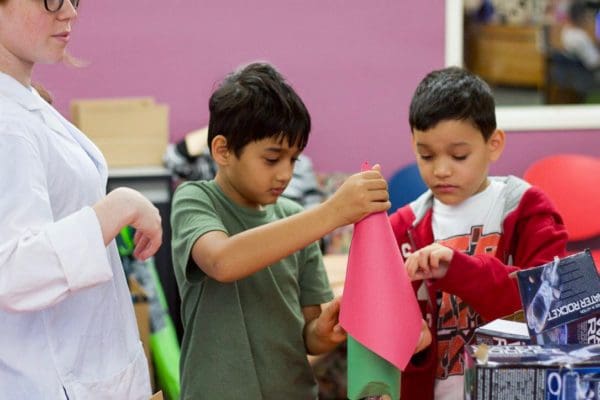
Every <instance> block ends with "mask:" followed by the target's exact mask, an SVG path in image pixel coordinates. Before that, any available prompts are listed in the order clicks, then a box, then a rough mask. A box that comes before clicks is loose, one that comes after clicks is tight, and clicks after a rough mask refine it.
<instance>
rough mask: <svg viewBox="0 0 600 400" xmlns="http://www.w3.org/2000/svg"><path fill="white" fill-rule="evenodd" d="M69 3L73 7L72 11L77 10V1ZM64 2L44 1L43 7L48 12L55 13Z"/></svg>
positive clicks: (72, 0)
mask: <svg viewBox="0 0 600 400" xmlns="http://www.w3.org/2000/svg"><path fill="white" fill-rule="evenodd" d="M69 1H70V2H71V4H72V5H73V8H74V9H77V7H79V0H69ZM64 2H65V0H44V7H46V10H48V11H49V12H57V11H58V10H60V9H61V8H62V6H63V4H64Z"/></svg>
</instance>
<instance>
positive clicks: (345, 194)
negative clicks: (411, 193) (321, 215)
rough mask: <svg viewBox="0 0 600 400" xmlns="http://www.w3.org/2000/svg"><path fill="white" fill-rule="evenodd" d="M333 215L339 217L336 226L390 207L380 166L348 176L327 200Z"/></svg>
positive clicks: (350, 222)
mask: <svg viewBox="0 0 600 400" xmlns="http://www.w3.org/2000/svg"><path fill="white" fill-rule="evenodd" d="M327 203H328V205H329V206H330V207H331V209H332V213H333V215H336V216H338V217H339V221H338V224H337V226H343V225H348V224H352V223H354V222H356V221H359V220H361V219H362V218H364V217H366V216H367V215H369V214H371V213H374V212H381V211H386V210H387V209H388V208H390V206H391V203H390V202H389V194H388V191H387V182H386V181H385V179H384V178H383V176H382V175H381V167H380V166H379V165H375V166H373V168H372V169H371V170H369V171H363V172H359V173H357V174H354V175H352V176H350V177H349V178H348V179H346V181H345V182H344V183H343V184H342V186H340V188H339V189H338V190H337V191H336V192H335V193H334V194H333V196H331V198H330V199H329V200H327Z"/></svg>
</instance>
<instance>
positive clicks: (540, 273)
mask: <svg viewBox="0 0 600 400" xmlns="http://www.w3.org/2000/svg"><path fill="white" fill-rule="evenodd" d="M517 279H518V282H519V291H520V293H521V300H522V302H523V310H524V311H525V319H526V321H527V327H528V330H529V335H530V336H531V338H532V340H533V341H534V342H537V343H539V344H542V343H567V342H581V341H584V342H588V343H589V342H592V343H594V342H596V340H595V339H596V334H595V329H594V334H593V335H592V336H591V337H590V338H583V336H585V335H584V334H583V333H582V331H585V330H586V329H591V328H592V324H593V323H595V322H597V319H596V317H598V316H599V313H600V278H599V277H598V273H597V272H596V267H595V266H594V261H593V259H592V257H591V255H590V252H589V251H588V250H586V251H584V252H581V253H577V254H574V255H572V256H568V257H565V258H563V259H558V258H557V259H555V260H554V261H552V262H550V263H548V264H545V265H542V266H540V267H537V268H530V269H526V270H523V271H519V272H518V273H517ZM594 325H595V324H594ZM574 336H577V338H575V337H574ZM582 339H583V340H582Z"/></svg>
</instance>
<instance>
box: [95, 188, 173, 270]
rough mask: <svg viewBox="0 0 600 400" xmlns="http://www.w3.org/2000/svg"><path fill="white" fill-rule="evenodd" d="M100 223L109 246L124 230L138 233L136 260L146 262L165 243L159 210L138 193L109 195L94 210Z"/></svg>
mask: <svg viewBox="0 0 600 400" xmlns="http://www.w3.org/2000/svg"><path fill="white" fill-rule="evenodd" d="M92 208H93V210H94V211H95V213H96V216H97V218H98V222H99V223H100V229H101V231H102V238H103V240H104V244H105V245H108V243H110V242H111V241H112V240H113V239H114V238H115V237H116V236H117V235H118V234H119V232H120V231H121V229H122V228H123V227H124V226H127V225H131V226H132V227H134V228H135V229H136V231H135V236H134V238H133V241H134V243H135V250H134V252H133V255H134V257H136V258H138V259H141V260H145V259H146V258H148V257H150V256H152V255H153V254H154V253H156V251H157V250H158V248H159V247H160V245H161V243H162V226H161V219H160V214H159V213H158V209H157V208H156V207H155V206H154V205H152V203H150V201H149V200H148V199H146V198H145V197H144V196H142V195H141V194H140V193H139V192H137V191H135V190H133V189H129V188H125V187H121V188H117V189H115V190H113V191H112V192H110V193H108V194H107V195H106V196H105V197H104V198H102V199H101V200H100V201H98V202H97V203H96V204H94V206H93V207H92Z"/></svg>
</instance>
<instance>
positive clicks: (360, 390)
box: [348, 336, 400, 400]
mask: <svg viewBox="0 0 600 400" xmlns="http://www.w3.org/2000/svg"><path fill="white" fill-rule="evenodd" d="M383 395H388V396H390V397H391V398H392V399H393V400H398V399H399V398H400V371H399V370H398V368H396V367H394V365H393V364H391V363H390V362H388V361H387V360H385V359H383V358H381V357H380V356H378V355H377V354H375V353H373V352H372V351H371V350H369V349H367V348H366V347H364V346H363V345H362V344H360V343H359V342H357V341H356V340H354V339H353V338H352V337H351V336H348V398H349V399H350V400H359V399H363V398H365V397H368V396H383Z"/></svg>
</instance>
